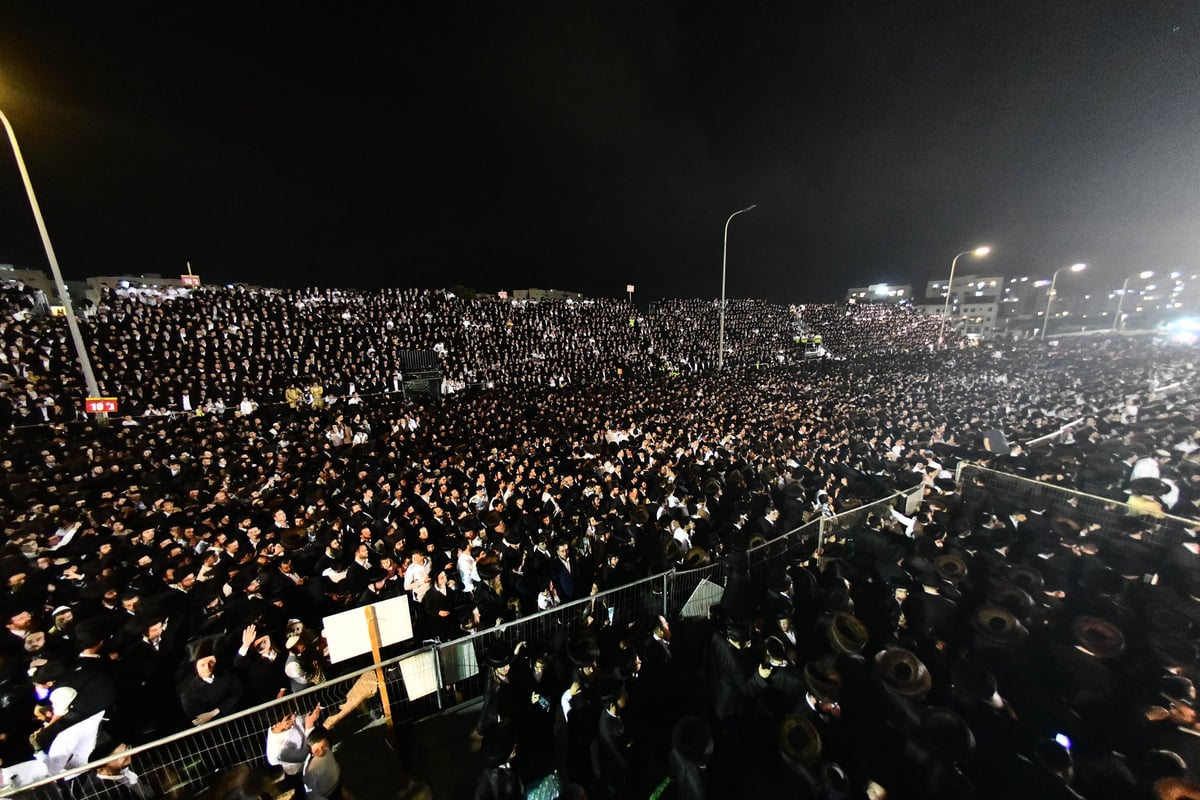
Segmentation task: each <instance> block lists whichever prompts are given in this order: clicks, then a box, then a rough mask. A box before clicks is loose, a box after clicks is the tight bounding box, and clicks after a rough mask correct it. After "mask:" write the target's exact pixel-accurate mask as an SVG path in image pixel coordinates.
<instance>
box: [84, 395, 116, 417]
mask: <svg viewBox="0 0 1200 800" xmlns="http://www.w3.org/2000/svg"><path fill="white" fill-rule="evenodd" d="M117 408H118V405H117V398H115V397H89V398H87V399H86V400H84V401H83V410H84V411H86V412H87V413H89V414H115V413H117Z"/></svg>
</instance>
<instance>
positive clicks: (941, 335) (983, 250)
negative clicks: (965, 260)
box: [938, 244, 992, 341]
mask: <svg viewBox="0 0 1200 800" xmlns="http://www.w3.org/2000/svg"><path fill="white" fill-rule="evenodd" d="M990 252H992V248H991V247H989V246H988V245H986V244H985V245H982V246H981V247H976V248H975V249H974V250H964V251H962V252H961V253H959V254H958V255H956V256H955V257H954V260H953V261H951V262H950V279H949V280H948V281H946V304H945V305H943V306H942V327H941V330H939V331H938V339H939V340H940V341H944V340H945V338H946V317H947V316H949V315H950V288H951V287H952V286H953V285H954V268H955V267H956V266H958V260H959V259H960V258H962V257H963V256H975V257H976V258H983V257H984V256H986V255H987V254H988V253H990Z"/></svg>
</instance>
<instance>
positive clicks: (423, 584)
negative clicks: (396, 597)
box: [404, 562, 429, 603]
mask: <svg viewBox="0 0 1200 800" xmlns="http://www.w3.org/2000/svg"><path fill="white" fill-rule="evenodd" d="M404 590H405V591H406V592H412V593H413V596H414V597H415V598H416V601H417V602H418V603H419V602H421V601H422V600H424V599H425V593H426V592H428V591H429V562H425V563H424V564H417V563H413V564H409V566H408V569H407V570H405V571H404Z"/></svg>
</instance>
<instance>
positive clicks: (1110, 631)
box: [1071, 615, 1125, 658]
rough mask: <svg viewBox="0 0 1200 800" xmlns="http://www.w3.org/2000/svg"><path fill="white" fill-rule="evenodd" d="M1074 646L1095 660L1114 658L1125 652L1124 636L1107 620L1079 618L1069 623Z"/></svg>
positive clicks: (1090, 617)
mask: <svg viewBox="0 0 1200 800" xmlns="http://www.w3.org/2000/svg"><path fill="white" fill-rule="evenodd" d="M1071 636H1072V638H1073V639H1074V643H1075V646H1076V647H1077V648H1078V649H1080V650H1082V651H1083V652H1085V653H1087V654H1088V655H1093V656H1095V657H1096V658H1116V657H1117V656H1119V655H1121V653H1123V652H1125V634H1123V633H1122V632H1121V629H1120V628H1118V627H1117V626H1116V625H1114V624H1112V623H1111V622H1109V621H1108V620H1104V619H1100V618H1099V617H1092V616H1086V615H1085V616H1079V617H1076V618H1075V619H1073V620H1072V621H1071Z"/></svg>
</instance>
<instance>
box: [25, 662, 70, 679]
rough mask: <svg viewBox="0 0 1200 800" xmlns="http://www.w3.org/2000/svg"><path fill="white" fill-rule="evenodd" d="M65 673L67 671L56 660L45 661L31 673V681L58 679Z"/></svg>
mask: <svg viewBox="0 0 1200 800" xmlns="http://www.w3.org/2000/svg"><path fill="white" fill-rule="evenodd" d="M65 674H67V671H66V670H65V669H63V666H62V664H59V663H58V662H57V661H47V662H46V663H45V664H43V665H42V666H40V667H38V668H37V672H35V673H33V682H34V683H49V682H50V681H56V680H58V679H59V678H61V677H62V676H63V675H65Z"/></svg>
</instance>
